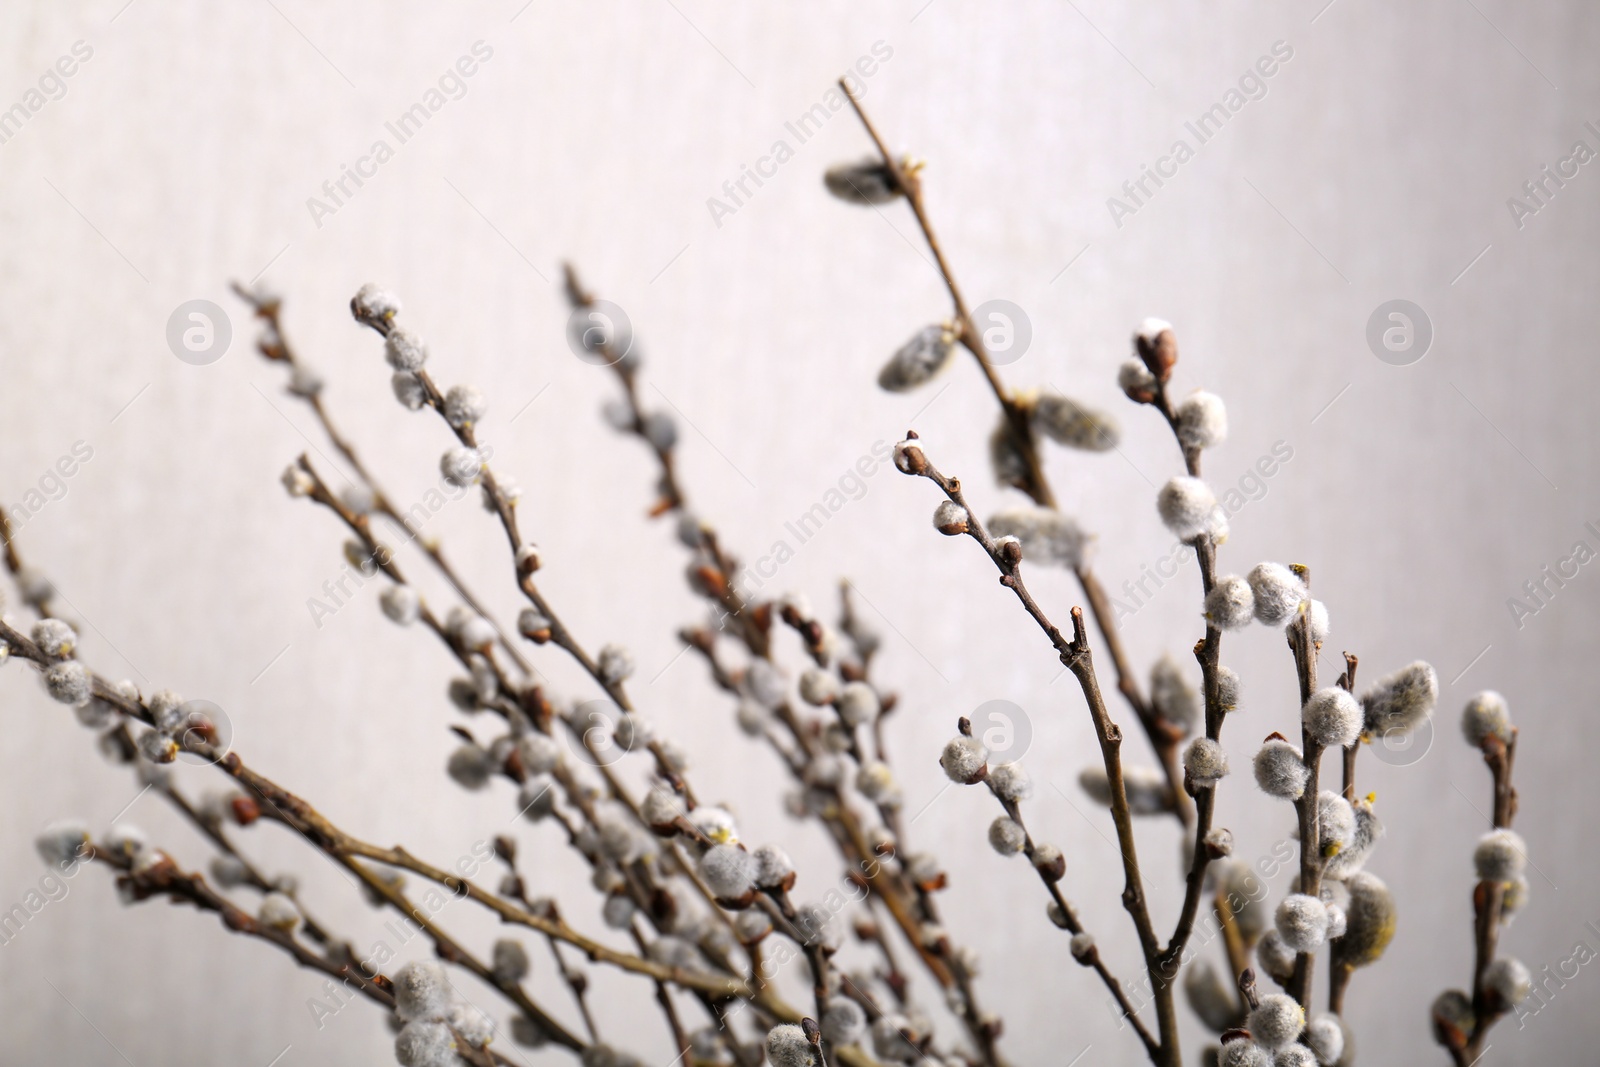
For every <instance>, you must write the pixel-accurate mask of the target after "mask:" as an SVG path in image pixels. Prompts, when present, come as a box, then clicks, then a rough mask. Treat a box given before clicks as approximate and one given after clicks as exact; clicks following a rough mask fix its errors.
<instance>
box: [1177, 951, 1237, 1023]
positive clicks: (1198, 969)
mask: <svg viewBox="0 0 1600 1067" xmlns="http://www.w3.org/2000/svg"><path fill="white" fill-rule="evenodd" d="M1183 995H1184V997H1185V999H1187V1000H1188V1002H1189V1008H1190V1009H1191V1010H1192V1011H1193V1012H1194V1013H1195V1014H1196V1015H1198V1016H1200V1021H1201V1022H1203V1023H1205V1024H1206V1025H1207V1026H1208V1027H1210V1028H1211V1029H1212V1030H1213V1031H1216V1032H1217V1033H1221V1032H1222V1031H1224V1030H1227V1029H1229V1028H1231V1027H1232V1026H1233V1025H1234V1022H1235V1018H1236V1013H1237V1011H1238V1010H1239V1009H1238V1005H1237V1000H1238V998H1237V995H1236V994H1235V993H1234V991H1233V990H1232V989H1231V988H1230V987H1229V986H1228V984H1227V983H1226V982H1224V981H1223V980H1222V978H1221V976H1219V975H1218V974H1217V969H1216V968H1215V967H1213V966H1212V965H1211V962H1210V961H1209V960H1195V961H1194V962H1193V963H1191V964H1190V965H1189V966H1188V967H1187V968H1185V970H1184V973H1183Z"/></svg>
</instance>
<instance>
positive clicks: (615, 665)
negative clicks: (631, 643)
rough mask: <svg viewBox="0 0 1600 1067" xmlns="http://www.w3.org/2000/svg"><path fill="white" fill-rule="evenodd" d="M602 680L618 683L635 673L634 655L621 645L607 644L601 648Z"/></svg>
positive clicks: (611, 683) (613, 683)
mask: <svg viewBox="0 0 1600 1067" xmlns="http://www.w3.org/2000/svg"><path fill="white" fill-rule="evenodd" d="M599 668H600V680H601V681H602V682H603V683H605V684H606V685H616V684H617V683H619V682H622V681H624V680H626V679H627V678H628V676H629V675H631V674H632V673H633V655H632V653H630V652H629V651H628V650H627V649H625V648H623V647H622V646H621V645H607V646H605V647H604V648H602V649H601V650H600V660H599Z"/></svg>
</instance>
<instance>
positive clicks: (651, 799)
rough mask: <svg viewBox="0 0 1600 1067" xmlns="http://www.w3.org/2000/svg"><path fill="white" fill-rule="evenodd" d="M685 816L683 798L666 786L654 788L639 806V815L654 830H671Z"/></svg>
mask: <svg viewBox="0 0 1600 1067" xmlns="http://www.w3.org/2000/svg"><path fill="white" fill-rule="evenodd" d="M685 814H687V809H686V808H685V807H684V804H683V798H682V797H680V796H678V794H677V793H676V792H674V791H673V790H672V788H671V787H670V786H666V785H656V786H652V787H651V789H650V791H649V792H648V793H646V794H645V795H644V801H643V802H642V803H641V804H640V805H639V815H640V816H641V817H642V818H643V819H644V821H645V822H646V823H647V824H648V825H649V826H650V828H651V829H652V830H658V831H665V830H670V829H671V828H672V827H673V825H674V824H675V823H676V822H677V821H678V819H680V818H682V817H683V816H684V815H685Z"/></svg>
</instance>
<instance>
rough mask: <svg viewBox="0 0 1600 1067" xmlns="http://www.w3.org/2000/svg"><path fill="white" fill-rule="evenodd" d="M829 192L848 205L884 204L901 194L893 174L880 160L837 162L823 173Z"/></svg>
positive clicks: (823, 179) (823, 182) (823, 181)
mask: <svg viewBox="0 0 1600 1067" xmlns="http://www.w3.org/2000/svg"><path fill="white" fill-rule="evenodd" d="M822 184H823V185H825V186H826V187H827V189H828V192H830V193H832V194H833V195H834V196H836V197H838V198H839V199H840V200H843V201H844V202H845V203H847V204H861V205H863V206H865V205H869V204H887V203H889V202H890V201H891V200H893V199H894V198H895V197H897V196H899V195H900V186H899V184H898V183H897V182H896V181H895V180H894V174H893V172H892V171H890V170H889V168H888V167H887V166H885V165H884V164H883V162H882V161H881V160H878V159H874V158H871V157H869V158H867V159H863V160H862V161H861V162H859V163H836V164H834V165H833V166H831V167H829V168H828V169H827V170H825V171H823V173H822Z"/></svg>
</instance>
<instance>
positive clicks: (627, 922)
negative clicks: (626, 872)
mask: <svg viewBox="0 0 1600 1067" xmlns="http://www.w3.org/2000/svg"><path fill="white" fill-rule="evenodd" d="M637 911H638V908H637V906H636V905H635V904H634V903H633V901H632V900H631V899H629V898H628V897H625V896H623V895H622V894H620V893H615V894H612V895H610V896H608V897H606V902H605V904H603V905H602V906H601V908H600V917H601V919H602V920H603V921H604V922H605V924H606V925H607V926H609V927H611V929H613V930H626V929H627V928H628V927H629V926H631V925H632V924H633V916H634V913H635V912H637Z"/></svg>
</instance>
